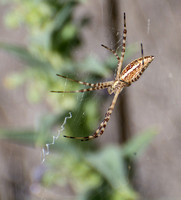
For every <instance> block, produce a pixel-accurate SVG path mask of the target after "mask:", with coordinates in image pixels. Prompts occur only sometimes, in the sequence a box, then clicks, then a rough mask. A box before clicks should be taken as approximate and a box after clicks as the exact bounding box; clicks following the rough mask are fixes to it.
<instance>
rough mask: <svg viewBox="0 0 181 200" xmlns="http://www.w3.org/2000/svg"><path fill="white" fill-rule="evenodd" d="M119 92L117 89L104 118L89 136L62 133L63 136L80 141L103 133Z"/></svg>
mask: <svg viewBox="0 0 181 200" xmlns="http://www.w3.org/2000/svg"><path fill="white" fill-rule="evenodd" d="M119 93H120V90H118V91H117V92H116V94H115V96H114V98H113V100H112V103H111V105H110V107H109V108H108V111H107V112H106V114H105V118H104V120H103V121H102V122H101V124H100V125H99V127H98V129H97V130H96V131H95V132H94V134H93V135H90V136H87V137H72V136H67V135H64V137H66V138H70V139H78V140H81V141H88V140H91V139H95V138H97V137H99V136H101V135H102V134H103V133H104V130H105V128H106V126H107V123H108V121H109V119H110V117H111V114H112V112H113V109H114V106H115V104H116V101H117V98H118V96H119Z"/></svg>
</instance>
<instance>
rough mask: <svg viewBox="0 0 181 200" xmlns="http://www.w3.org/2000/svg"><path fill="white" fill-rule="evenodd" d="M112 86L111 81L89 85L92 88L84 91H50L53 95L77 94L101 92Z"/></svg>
mask: <svg viewBox="0 0 181 200" xmlns="http://www.w3.org/2000/svg"><path fill="white" fill-rule="evenodd" d="M112 84H113V81H107V82H102V83H95V84H91V85H93V87H90V88H86V89H81V90H74V91H54V90H52V91H50V92H54V93H78V92H88V91H93V90H103V89H106V88H108V87H109V86H111V85H112Z"/></svg>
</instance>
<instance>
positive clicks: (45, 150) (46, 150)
mask: <svg viewBox="0 0 181 200" xmlns="http://www.w3.org/2000/svg"><path fill="white" fill-rule="evenodd" d="M71 118H72V113H71V112H69V116H67V117H65V119H64V122H63V124H62V125H61V126H60V129H58V131H57V135H53V136H52V142H51V143H47V144H46V145H45V147H44V148H42V150H41V157H42V159H41V163H42V164H43V163H44V162H45V159H46V157H47V156H48V155H49V154H50V146H51V145H54V144H55V141H56V140H58V139H59V137H60V135H61V133H62V132H63V131H64V129H65V124H66V122H67V119H71Z"/></svg>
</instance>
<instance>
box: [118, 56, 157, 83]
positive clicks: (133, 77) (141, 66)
mask: <svg viewBox="0 0 181 200" xmlns="http://www.w3.org/2000/svg"><path fill="white" fill-rule="evenodd" d="M153 59H154V56H145V57H144V62H143V61H142V60H143V58H142V57H141V58H138V59H136V60H134V61H132V62H131V63H130V64H128V65H127V66H126V67H125V68H124V69H123V71H122V72H121V75H120V80H123V81H125V82H127V83H132V82H134V81H137V80H138V79H139V78H140V76H141V75H142V73H143V72H144V71H145V69H146V68H147V67H148V65H149V64H150V63H151V62H152V61H153Z"/></svg>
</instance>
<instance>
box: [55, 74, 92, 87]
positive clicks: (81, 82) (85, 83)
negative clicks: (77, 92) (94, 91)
mask: <svg viewBox="0 0 181 200" xmlns="http://www.w3.org/2000/svg"><path fill="white" fill-rule="evenodd" d="M56 75H57V76H60V77H62V78H65V79H67V80H70V81H74V82H77V83H79V84H82V85H88V86H91V87H93V86H94V83H87V82H83V81H77V80H74V79H71V78H68V77H66V76H63V75H60V74H56Z"/></svg>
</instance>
